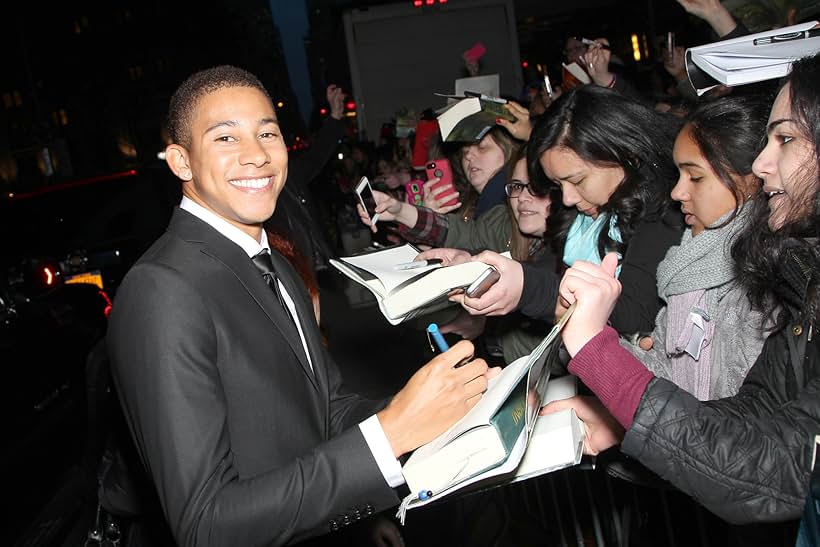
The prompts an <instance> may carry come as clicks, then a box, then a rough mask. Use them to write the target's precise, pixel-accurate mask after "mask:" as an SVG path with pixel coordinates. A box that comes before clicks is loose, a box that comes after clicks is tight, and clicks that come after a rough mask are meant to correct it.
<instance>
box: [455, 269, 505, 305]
mask: <svg viewBox="0 0 820 547" xmlns="http://www.w3.org/2000/svg"><path fill="white" fill-rule="evenodd" d="M499 279H501V274H500V273H498V270H496V269H495V268H493V267H490V268H488V269H487V270H485V271H484V273H483V274H481V275H480V276H479V277H478V279H476V280H475V281H473V282H472V283H471V284H470V286H469V287H467V290H466V291H464V294H466V295H467V296H469V297H470V298H481V297H482V296H483V295H484V293H485V292H487V291H488V290H489V289H490V287H492V286H493V285H494V284H495V282H496V281H498V280H499Z"/></svg>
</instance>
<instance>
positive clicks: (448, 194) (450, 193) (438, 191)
mask: <svg viewBox="0 0 820 547" xmlns="http://www.w3.org/2000/svg"><path fill="white" fill-rule="evenodd" d="M440 180H441V179H439V178H432V179H430V180H428V181H427V182H425V183H424V199H423V200H422V205H424V206H425V207H427V208H428V209H431V210H432V211H434V212H436V213H440V214H442V215H443V214H446V213H449V212H450V211H455V210H456V209H458V208H459V207H461V202H460V201H458V202H456V203H454V204H452V205H445V203H447V202H449V201H450V200H452V199H453V198H456V199H458V196H459V194H458V190H456V188H455V186H441V187H440V188H433V186H435V185H436V183H437V182H439V181H440Z"/></svg>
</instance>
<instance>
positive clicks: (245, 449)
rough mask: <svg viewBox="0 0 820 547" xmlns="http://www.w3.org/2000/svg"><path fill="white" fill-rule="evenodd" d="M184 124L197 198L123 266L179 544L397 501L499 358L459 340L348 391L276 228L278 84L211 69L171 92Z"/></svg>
mask: <svg viewBox="0 0 820 547" xmlns="http://www.w3.org/2000/svg"><path fill="white" fill-rule="evenodd" d="M169 125H170V132H171V137H172V140H173V143H174V144H171V145H169V146H168V148H167V149H166V158H167V162H168V165H169V166H170V168H171V170H172V171H173V172H174V174H175V175H176V176H177V177H178V178H180V179H181V180H182V192H183V199H182V203H181V204H180V207H179V209H177V210H176V211H175V212H174V214H173V217H172V219H171V223H170V225H169V227H168V230H167V232H166V233H165V234H164V235H163V236H162V237H161V238H160V239H159V240H157V242H156V243H155V244H154V245H153V246H152V247H151V248H150V249H149V250H148V251H147V252H146V254H145V255H144V256H143V257H142V258H141V259H140V260H139V261H138V262H137V264H136V265H135V266H134V267H133V268H132V269H131V271H130V272H129V274H128V275H127V276H126V278H125V280H124V281H123V283H122V285H121V287H120V289H119V291H118V294H117V298H116V301H115V304H114V308H113V312H112V316H111V324H110V329H109V334H108V347H109V352H110V355H111V364H112V373H113V377H114V381H115V384H116V386H117V388H118V391H119V395H120V399H121V402H122V406H123V409H124V411H125V416H126V420H127V422H128V425H129V428H130V430H131V434H132V436H133V438H134V440H135V442H136V446H137V449H138V451H139V454H140V457H141V459H142V461H143V463H144V465H145V467H146V468H147V471H148V474H149V476H150V477H151V479H152V481H153V484H154V487H155V488H156V491H157V494H158V496H159V499H160V503H161V505H162V509H163V512H164V515H165V518H166V520H167V522H168V525H169V527H170V529H171V531H172V532H173V534H174V537H175V539H176V541H177V543H179V544H180V545H243V546H250V545H281V544H287V543H291V542H295V541H299V540H302V539H305V538H307V537H311V536H316V535H320V534H324V533H327V532H330V531H332V530H335V529H338V528H340V527H343V526H344V525H345V524H347V523H348V522H350V521H355V520H358V519H359V518H360V517H361V516H365V515H368V514H371V513H373V512H378V511H381V510H383V509H386V508H389V507H391V506H393V505H395V504H396V503H398V496H397V493H396V491H395V490H394V488H395V487H398V486H400V485H401V484H403V482H404V481H403V477H402V475H401V467H400V465H399V463H398V461H397V459H396V458H397V457H399V456H400V455H402V454H405V453H407V452H409V451H411V450H413V449H415V448H416V447H418V446H420V445H421V444H423V443H425V442H428V441H430V440H431V439H433V438H434V437H435V436H436V435H438V434H440V433H441V432H443V431H444V430H445V429H446V428H447V427H449V426H450V425H451V424H453V423H454V422H455V421H456V420H458V419H459V418H461V417H462V416H463V415H464V414H465V413H466V412H467V410H468V409H469V408H471V407H472V406H473V405H474V404H475V403H476V402H477V401H478V399H479V398H480V396H481V393H483V391H484V390H485V389H486V385H487V379H488V377H489V376H491V375H492V374H494V372H495V371H494V370H493V369H490V370H488V369H487V365H486V363H484V362H483V361H482V360H474V361H471V362H469V363H468V364H466V365H465V366H462V367H458V368H456V367H455V366H454V365H455V364H457V363H459V362H460V361H462V360H464V359H466V358H468V357H469V356H470V355H471V354H472V351H473V349H472V346H471V345H470V344H469V343H468V342H461V343H459V344H457V345H456V346H454V347H453V348H452V349H451V350H450V351H449V352H447V353H445V354H442V355H439V356H437V357H436V358H434V359H433V360H432V361H431V362H430V363H428V364H426V365H425V366H424V367H422V368H421V369H420V370H419V371H418V372H417V373H416V374H415V375H414V376H413V377H412V378H411V379H410V381H409V382H408V383H407V385H406V386H405V387H404V388H403V389H402V390H401V391H400V392H399V393H398V394H396V396H395V397H393V398H392V399H391V400H390V401H389V402H388V401H367V400H364V399H362V398H360V397H358V396H357V395H354V394H351V393H348V392H345V391H344V390H343V388H342V387H341V383H340V378H339V374H338V371H337V369H336V366H335V365H334V364H333V362H332V360H331V359H330V357H329V356H328V354H327V352H326V351H325V350H324V348H323V347H322V344H321V340H320V335H319V330H318V327H317V325H316V322H315V319H314V314H313V309H312V305H311V303H310V301H309V298H308V295H307V292H306V291H305V289H304V287H303V285H302V283H301V281H300V280H299V278H298V276H297V274H296V273H295V271H294V270H293V268H291V267H290V265H289V264H288V263H287V261H286V260H284V259H283V258H282V257H281V256H280V255H278V254H277V253H276V252H275V251H273V252H271V251H270V249H269V248H268V244H267V237H266V234H265V232H264V230H263V229H262V223H263V222H264V221H265V220H266V219H268V218H269V217H270V216H271V214H272V213H273V211H274V208H275V206H276V200H277V197H278V195H279V192H280V191H281V190H282V187H283V185H284V184H285V180H286V178H287V168H288V158H287V151H286V148H285V143H284V142H283V139H282V135H281V132H280V130H279V126H278V124H277V120H276V114H275V112H274V108H273V104H272V101H271V99H270V96H269V95H268V93H267V92H266V91H265V89H264V87H263V86H262V84H261V83H260V82H259V81H258V80H257V79H256V78H255V77H254V76H253V75H251V74H249V73H247V72H245V71H243V70H241V69H238V68H235V67H229V66H222V67H216V68H213V69H208V70H204V71H201V72H198V73H196V74H194V75H193V76H191V77H190V78H189V79H188V80H186V81H185V82H184V83H183V84H182V85H181V86H180V88H179V89H178V90H177V92H176V93H175V94H174V96H173V98H172V99H171V104H170V115H169ZM268 253H269V254H270V256H269V258H267V257H268ZM260 257H262V258H261V259H260ZM266 260H268V262H267V267H266V272H267V273H266V275H265V276H263V275H262V274H261V273H260V270H259V269H258V266H257V265H256V264H255V262H257V261H259V262H265V261H266ZM271 266H272V269H271ZM269 284H270V285H269Z"/></svg>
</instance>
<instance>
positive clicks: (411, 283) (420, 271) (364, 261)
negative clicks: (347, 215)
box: [330, 243, 494, 325]
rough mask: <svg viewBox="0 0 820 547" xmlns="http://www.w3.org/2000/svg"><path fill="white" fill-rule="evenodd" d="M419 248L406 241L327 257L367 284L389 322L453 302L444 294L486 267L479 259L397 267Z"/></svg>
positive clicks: (460, 287)
mask: <svg viewBox="0 0 820 547" xmlns="http://www.w3.org/2000/svg"><path fill="white" fill-rule="evenodd" d="M418 254H419V250H418V249H417V248H416V247H414V246H413V245H410V244H409V243H406V244H404V245H400V246H397V247H389V248H387V249H380V250H378V251H375V252H370V253H367V254H362V255H357V256H347V257H341V258H339V259H338V260H337V259H331V260H330V263H331V264H332V265H333V266H334V267H335V268H336V269H337V270H339V271H340V272H342V273H343V274H345V275H346V276H347V277H349V278H350V279H352V280H353V281H355V282H356V283H359V284H360V285H362V286H363V287H365V288H367V289H368V290H369V291H370V292H371V293H372V294H373V296H375V297H376V301H377V303H378V305H379V309H380V310H381V312H382V315H384V317H385V318H386V319H387V321H388V322H390V324H392V325H398V324H399V323H401V322H403V321H406V320H408V319H411V318H413V317H417V316H419V315H424V314H427V313H431V312H434V311H437V310H440V309H443V308H445V307H448V306H451V305H453V304H452V303H451V302H450V301H449V300H448V296H449V295H450V294H453V293H454V292H457V291H461V290H463V289H466V288H467V287H469V286H470V285H471V284H472V283H473V282H474V281H475V280H476V279H478V278H479V277H481V276H482V274H484V272H486V271H487V270H488V269H491V270H493V269H494V268H493V267H492V266H490V265H488V264H485V263H483V262H465V263H462V264H456V265H454V266H441V265H439V264H434V265H431V266H425V267H421V268H413V269H397V266H398V265H401V264H407V263H410V262H413V259H415V258H416V255H418Z"/></svg>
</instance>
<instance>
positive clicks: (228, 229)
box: [179, 196, 405, 488]
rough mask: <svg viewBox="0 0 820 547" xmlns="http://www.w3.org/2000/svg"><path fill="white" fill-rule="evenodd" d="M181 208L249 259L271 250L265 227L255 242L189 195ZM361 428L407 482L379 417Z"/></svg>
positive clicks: (383, 462)
mask: <svg viewBox="0 0 820 547" xmlns="http://www.w3.org/2000/svg"><path fill="white" fill-rule="evenodd" d="M179 207H180V209H183V210H185V211H188V212H189V213H191V214H192V215H194V216H195V217H197V218H198V219H200V220H202V221H203V222H205V223H207V224H208V225H210V226H211V227H212V228H213V229H214V230H216V231H218V232H219V233H220V234H222V235H223V236H225V237H227V238H228V239H230V240H231V241H233V242H234V243H236V244H237V245H239V246H240V247H241V248H242V250H243V251H245V253H246V254H247V255H248V257H250V258H253V257H254V256H256V255H257V254H259V253H260V252H261V251H263V250H267V251H270V247H269V246H268V236H267V234H266V233H265V230H262V237H261V241H256V240H255V239H254V238H252V237H251V236H249V235H248V234H246V233H245V232H243V231H242V230H240V229H239V228H237V227H236V226H234V225H233V224H231V223H230V222H228V221H227V220H225V219H224V218H222V217H220V216H219V215H217V214H215V213H213V212H211V211H210V210H208V209H206V208H205V207H203V206H201V205H199V204H198V203H196V202H195V201H193V200H192V199H190V198H188V197H187V196H182V202H181V203H180V204H179ZM277 282H278V283H279V291H280V292H281V293H282V299H283V300H284V301H285V305H286V306H287V307H288V309H289V310H290V315H291V317H294V318H296V317H298V314H297V313H296V307H295V306H294V304H293V299H292V298H291V297H290V295H289V294H288V291H287V289H286V288H285V286H284V285H282V283H281V282H280V281H278V280H277ZM294 323H296V329H297V330H298V331H299V337H300V338H301V339H302V347H303V348H304V349H305V355H307V359H308V363H310V367H311V370H313V360H312V359H311V358H310V351H308V346H307V341H306V340H305V335H304V333H303V332H302V325H301V324H300V321H294ZM359 429H360V430H361V432H362V435H363V436H364V440H365V442H366V443H367V446H368V448H370V452H372V453H373V457H374V458H375V459H376V464H377V465H378V466H379V470H380V471H381V472H382V475H383V476H384V480H385V481H387V484H388V485H390V486H391V487H393V488H395V487H397V486H400V485H402V484H404V482H405V481H404V475H402V473H401V464H399V461H398V460H397V459H396V458H395V456H393V449H392V448H391V447H390V442H389V441H388V440H387V436H386V435H385V434H384V430H383V429H382V426H381V423H380V422H379V418H378V416H376V415H375V414H374V415H372V416H370V417H369V418H367V419H366V420H364V421H363V422H362V423H360V424H359Z"/></svg>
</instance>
